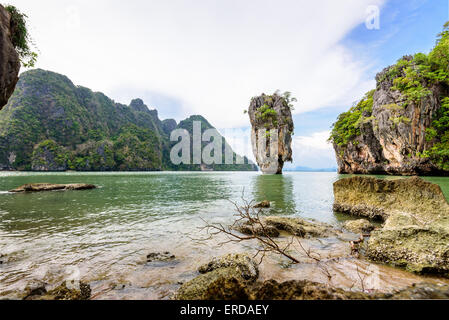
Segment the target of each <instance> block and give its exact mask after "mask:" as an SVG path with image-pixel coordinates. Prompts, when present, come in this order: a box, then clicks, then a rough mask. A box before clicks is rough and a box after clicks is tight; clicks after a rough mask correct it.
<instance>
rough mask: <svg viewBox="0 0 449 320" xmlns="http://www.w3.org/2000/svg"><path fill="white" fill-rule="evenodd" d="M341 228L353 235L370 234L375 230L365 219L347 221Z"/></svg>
mask: <svg viewBox="0 0 449 320" xmlns="http://www.w3.org/2000/svg"><path fill="white" fill-rule="evenodd" d="M343 227H344V228H345V229H347V230H349V231H351V232H354V233H370V232H371V231H373V230H374V229H375V227H374V225H373V224H372V223H371V222H369V221H368V220H366V219H359V220H352V221H347V222H346V223H345V224H344V226H343Z"/></svg>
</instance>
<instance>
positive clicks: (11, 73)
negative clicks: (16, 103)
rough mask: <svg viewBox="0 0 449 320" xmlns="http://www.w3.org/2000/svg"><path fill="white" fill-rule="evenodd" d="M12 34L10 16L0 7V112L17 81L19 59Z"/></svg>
mask: <svg viewBox="0 0 449 320" xmlns="http://www.w3.org/2000/svg"><path fill="white" fill-rule="evenodd" d="M13 32H14V30H13V28H12V26H11V21H10V14H9V13H8V12H7V11H6V10H5V8H4V7H3V6H2V5H0V110H1V109H2V108H3V107H4V106H5V105H6V103H8V99H9V97H10V96H11V95H12V94H13V92H14V88H15V87H16V84H17V81H18V80H19V77H18V76H19V70H20V59H19V55H18V54H17V52H16V50H15V48H14V45H13V43H12V33H13Z"/></svg>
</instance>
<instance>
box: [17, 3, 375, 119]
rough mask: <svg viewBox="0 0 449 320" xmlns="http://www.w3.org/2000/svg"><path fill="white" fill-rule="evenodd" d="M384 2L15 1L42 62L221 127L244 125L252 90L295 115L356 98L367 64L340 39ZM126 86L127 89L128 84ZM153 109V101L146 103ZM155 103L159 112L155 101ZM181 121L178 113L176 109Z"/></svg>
mask: <svg viewBox="0 0 449 320" xmlns="http://www.w3.org/2000/svg"><path fill="white" fill-rule="evenodd" d="M383 2H384V0H346V1H335V0H321V1H299V0H291V1H286V0H285V1H274V0H273V1H268V0H245V1H241V0H226V1H225V0H215V1H212V0H195V1H191V0H170V1H162V0H161V1H143V0H142V1H138V0H134V1H133V0H130V1H118V0H95V1H90V0H89V1H87V0H78V1H75V0H72V1H68V0H40V1H35V0H17V1H13V4H15V5H17V6H18V7H19V8H20V9H22V10H23V11H25V12H26V13H27V14H28V15H29V17H30V21H31V25H32V34H33V37H34V39H35V42H36V43H37V45H38V47H39V49H40V51H41V55H40V57H39V62H38V65H37V66H38V67H40V68H44V69H49V70H52V71H56V72H59V73H63V74H65V75H67V76H68V77H69V78H71V79H72V80H73V81H74V82H75V83H76V84H80V85H83V86H87V87H90V88H92V89H94V90H96V91H103V92H105V93H106V94H108V95H110V96H111V97H112V98H114V99H116V100H118V101H119V102H123V103H129V99H130V98H131V97H130V96H129V95H127V94H126V93H123V92H124V91H126V90H124V89H123V88H125V89H126V88H132V92H134V93H137V92H142V95H143V93H144V92H147V91H152V92H157V93H159V94H160V95H163V96H168V97H173V100H176V101H180V102H181V103H180V104H181V105H180V113H182V114H183V116H187V115H189V114H202V115H204V116H205V117H206V118H207V119H208V120H209V121H210V122H211V123H212V124H213V125H215V126H217V127H240V126H245V125H248V118H247V116H245V115H243V112H242V110H243V109H245V108H246V107H247V106H248V103H249V100H250V98H251V97H252V96H254V95H258V94H260V93H262V92H267V93H271V92H272V91H274V90H276V89H282V90H289V91H292V92H293V93H294V95H295V96H296V97H298V98H299V100H300V103H299V104H298V106H297V107H296V113H301V112H305V111H310V110H315V109H317V108H321V107H325V106H331V105H335V104H343V103H345V104H349V103H351V102H352V101H354V100H355V99H356V98H359V97H360V96H361V95H362V93H363V92H364V91H366V90H367V89H368V87H372V85H373V83H372V81H367V80H366V79H365V77H364V74H365V70H366V62H365V61H359V60H358V59H357V58H356V57H354V56H352V54H351V50H350V48H345V47H344V46H343V45H341V44H340V41H341V40H342V39H343V38H344V37H345V35H347V34H348V32H349V31H351V30H352V29H353V28H354V27H355V26H356V25H358V24H360V23H363V22H364V20H365V19H366V8H367V6H368V5H373V4H377V5H381V4H382V3H383ZM130 91H131V90H130ZM146 103H147V104H149V105H152V104H153V102H152V101H146ZM154 107H156V108H157V105H155V106H154ZM180 117H181V115H180Z"/></svg>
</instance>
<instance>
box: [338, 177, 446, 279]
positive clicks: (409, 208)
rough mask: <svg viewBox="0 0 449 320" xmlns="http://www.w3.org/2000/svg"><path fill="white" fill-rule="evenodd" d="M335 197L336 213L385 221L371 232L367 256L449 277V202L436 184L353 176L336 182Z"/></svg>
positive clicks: (410, 268) (417, 180)
mask: <svg viewBox="0 0 449 320" xmlns="http://www.w3.org/2000/svg"><path fill="white" fill-rule="evenodd" d="M334 195H335V204H334V210H335V211H337V212H343V213H348V214H352V215H355V216H362V217H368V218H378V219H381V220H383V221H384V225H383V227H382V228H380V229H376V230H375V231H373V232H372V233H371V237H370V239H369V241H368V243H367V245H366V255H367V256H368V258H370V259H372V260H374V261H380V262H384V263H388V264H391V265H394V266H398V267H404V268H406V269H407V270H409V271H412V272H417V273H435V274H441V275H443V276H449V246H448V244H449V204H448V202H447V200H446V198H445V197H444V194H443V192H442V191H441V188H440V187H439V186H438V185H435V184H432V183H429V182H425V181H424V180H422V179H420V178H418V177H413V178H409V179H399V180H382V179H375V178H367V177H353V178H347V179H342V180H340V181H337V182H336V183H335V184H334Z"/></svg>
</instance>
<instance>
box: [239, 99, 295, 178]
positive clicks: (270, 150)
mask: <svg viewBox="0 0 449 320" xmlns="http://www.w3.org/2000/svg"><path fill="white" fill-rule="evenodd" d="M248 113H249V117H250V121H251V126H252V131H251V142H252V146H253V153H254V156H255V158H256V160H257V164H258V165H259V167H260V169H261V170H262V172H263V173H265V174H282V169H283V167H284V163H285V162H291V161H292V160H293V159H292V148H291V143H292V134H293V130H294V125H293V119H292V114H291V105H290V101H289V94H288V93H287V95H285V94H284V95H280V94H278V93H275V94H273V95H265V94H262V95H261V96H259V97H255V98H253V99H252V100H251V104H250V107H249V110H248Z"/></svg>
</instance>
